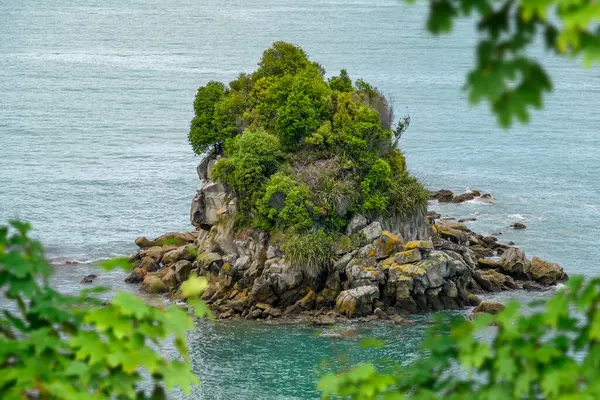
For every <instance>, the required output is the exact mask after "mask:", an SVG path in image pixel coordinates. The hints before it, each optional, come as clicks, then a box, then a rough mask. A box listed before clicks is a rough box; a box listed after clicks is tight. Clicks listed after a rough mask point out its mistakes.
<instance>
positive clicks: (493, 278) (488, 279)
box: [473, 269, 518, 292]
mask: <svg viewBox="0 0 600 400" xmlns="http://www.w3.org/2000/svg"><path fill="white" fill-rule="evenodd" d="M473 279H475V282H477V284H478V285H479V286H481V288H482V289H483V290H485V291H488V292H499V291H501V290H511V289H518V286H517V284H516V283H515V282H514V281H513V279H512V278H511V277H510V276H508V275H504V274H501V273H500V272H497V271H494V270H492V269H488V270H480V271H475V272H473Z"/></svg>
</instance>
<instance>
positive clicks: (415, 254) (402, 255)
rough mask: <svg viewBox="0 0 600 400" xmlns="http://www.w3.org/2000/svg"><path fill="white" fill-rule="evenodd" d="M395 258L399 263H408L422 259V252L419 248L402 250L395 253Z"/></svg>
mask: <svg viewBox="0 0 600 400" xmlns="http://www.w3.org/2000/svg"><path fill="white" fill-rule="evenodd" d="M394 259H395V261H396V263H398V264H408V263H413V262H417V261H420V260H421V252H420V251H419V249H412V250H407V251H400V252H398V253H396V254H394Z"/></svg>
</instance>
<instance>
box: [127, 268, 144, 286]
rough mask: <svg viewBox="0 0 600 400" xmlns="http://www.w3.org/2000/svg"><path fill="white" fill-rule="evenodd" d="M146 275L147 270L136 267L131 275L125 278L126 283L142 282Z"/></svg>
mask: <svg viewBox="0 0 600 400" xmlns="http://www.w3.org/2000/svg"><path fill="white" fill-rule="evenodd" d="M145 277H146V270H144V269H142V268H139V267H136V268H134V269H133V271H131V273H130V274H129V276H128V277H127V278H125V282H126V283H140V282H141V281H143V280H144V278H145Z"/></svg>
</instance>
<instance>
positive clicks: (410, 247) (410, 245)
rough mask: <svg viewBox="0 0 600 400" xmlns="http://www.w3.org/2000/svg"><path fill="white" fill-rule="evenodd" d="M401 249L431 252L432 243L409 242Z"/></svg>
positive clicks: (421, 241)
mask: <svg viewBox="0 0 600 400" xmlns="http://www.w3.org/2000/svg"><path fill="white" fill-rule="evenodd" d="M403 249H404V250H405V251H406V250H413V249H419V250H425V251H427V250H433V242H432V241H431V240H411V241H410V242H408V243H406V244H405V245H404V246H403Z"/></svg>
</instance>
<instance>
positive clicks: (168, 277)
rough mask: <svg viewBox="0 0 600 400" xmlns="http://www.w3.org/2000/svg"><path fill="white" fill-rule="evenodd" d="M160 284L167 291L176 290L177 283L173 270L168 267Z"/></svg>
mask: <svg viewBox="0 0 600 400" xmlns="http://www.w3.org/2000/svg"><path fill="white" fill-rule="evenodd" d="M162 282H163V283H164V284H165V286H166V287H167V288H168V289H169V290H173V289H176V288H177V286H178V285H179V282H177V274H176V273H175V269H174V268H172V267H170V268H168V269H167V273H166V274H165V276H163V277H162Z"/></svg>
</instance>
